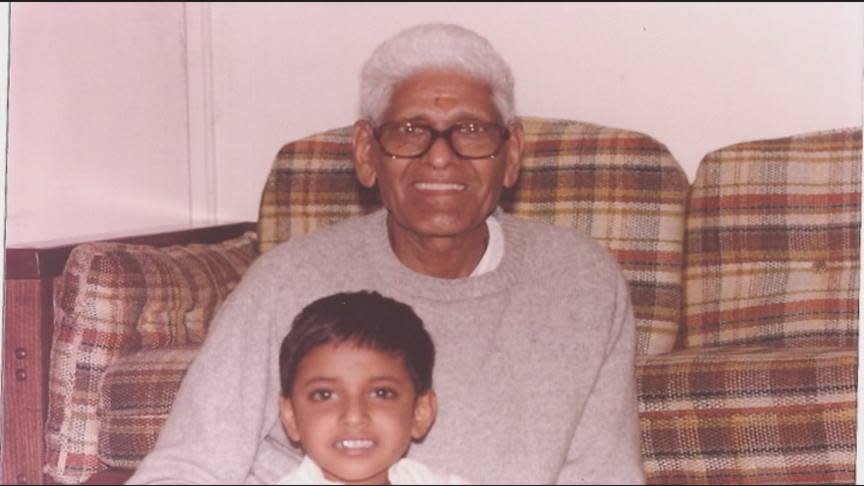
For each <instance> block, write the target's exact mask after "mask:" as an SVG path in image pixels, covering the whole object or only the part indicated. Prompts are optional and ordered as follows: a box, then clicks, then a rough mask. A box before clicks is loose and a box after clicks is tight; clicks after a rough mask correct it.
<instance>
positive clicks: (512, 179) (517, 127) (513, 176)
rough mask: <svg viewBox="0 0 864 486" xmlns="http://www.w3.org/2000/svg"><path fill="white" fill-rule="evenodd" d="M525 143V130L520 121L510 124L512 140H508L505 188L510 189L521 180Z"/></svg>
mask: <svg viewBox="0 0 864 486" xmlns="http://www.w3.org/2000/svg"><path fill="white" fill-rule="evenodd" d="M524 143H525V130H524V129H523V128H522V123H521V122H519V121H518V120H516V121H514V122H513V123H511V124H510V138H508V139H507V162H506V165H505V167H504V187H507V188H510V187H513V186H514V185H515V184H516V181H517V180H519V169H520V168H521V167H522V149H523V148H524Z"/></svg>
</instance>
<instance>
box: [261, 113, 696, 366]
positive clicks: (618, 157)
mask: <svg viewBox="0 0 864 486" xmlns="http://www.w3.org/2000/svg"><path fill="white" fill-rule="evenodd" d="M522 123H523V125H524V127H525V153H524V158H523V167H522V171H521V174H520V178H519V182H518V183H517V185H516V187H515V188H514V189H512V190H509V191H505V193H504V194H503V195H502V201H501V206H502V208H503V209H504V210H505V211H507V212H511V213H513V214H515V215H517V216H521V217H526V218H534V219H540V220H544V221H548V222H550V223H553V224H557V225H561V226H568V227H573V228H576V229H579V230H581V231H583V232H584V233H586V234H588V235H590V236H591V237H592V238H594V239H595V240H596V241H597V242H598V243H600V244H601V245H602V246H604V247H606V248H608V249H609V251H610V252H611V253H612V254H613V255H614V256H615V257H616V258H617V259H618V261H619V262H620V264H621V266H622V268H623V271H624V276H625V278H627V280H628V282H629V284H630V292H631V297H632V299H633V304H634V306H633V307H634V313H635V315H636V326H637V329H638V343H637V346H638V352H639V353H640V354H658V353H664V352H667V351H669V350H671V349H672V347H673V345H674V344H675V340H676V335H677V332H678V323H679V319H680V315H681V314H680V312H681V302H682V296H681V294H682V282H681V268H682V265H683V254H682V247H683V237H684V236H683V235H684V213H685V207H684V204H685V199H686V195H687V189H688V186H687V178H686V176H685V175H684V173H683V171H682V170H681V168H680V167H679V166H678V163H677V162H676V161H675V160H674V159H673V158H672V156H671V155H670V153H669V151H668V150H667V149H666V147H664V146H663V145H662V144H660V143H658V142H657V141H655V140H653V139H652V138H650V137H648V136H645V135H642V134H639V133H634V132H630V131H626V130H619V129H615V128H608V127H602V126H599V125H592V124H589V123H581V122H575V121H566V120H550V119H541V118H523V119H522ZM378 207H380V200H379V198H378V194H377V192H376V191H374V190H367V189H363V188H362V187H361V186H360V185H359V184H358V183H356V181H355V179H354V170H353V167H352V162H351V127H344V128H341V129H337V130H332V131H329V132H325V133H322V134H318V135H314V136H312V137H308V138H305V139H303V140H299V141H296V142H294V143H291V144H288V145H286V146H285V147H283V148H282V150H280V152H279V154H278V155H277V157H276V161H275V162H274V164H273V169H272V171H271V173H270V176H269V178H268V179H267V183H266V185H265V188H264V192H263V194H262V198H261V208H260V213H259V221H258V234H259V238H260V240H259V243H260V245H261V246H260V249H261V251H267V250H269V249H270V248H272V247H273V246H274V245H276V244H277V243H279V242H280V241H284V240H287V239H288V238H291V237H292V236H296V235H299V234H303V233H306V232H309V231H311V230H313V229H315V228H319V227H321V226H324V225H328V224H332V223H334V222H336V221H339V220H341V219H344V218H347V217H350V216H353V215H358V214H364V213H368V212H370V211H372V210H374V209H376V208H378Z"/></svg>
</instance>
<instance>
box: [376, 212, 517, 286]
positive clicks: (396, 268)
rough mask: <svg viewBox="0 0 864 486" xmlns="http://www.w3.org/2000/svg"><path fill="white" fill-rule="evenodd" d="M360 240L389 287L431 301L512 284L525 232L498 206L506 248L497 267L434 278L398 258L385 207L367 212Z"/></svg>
mask: <svg viewBox="0 0 864 486" xmlns="http://www.w3.org/2000/svg"><path fill="white" fill-rule="evenodd" d="M367 217H368V218H369V219H368V223H369V224H367V225H365V226H364V232H365V235H364V243H365V247H366V251H367V252H368V257H369V261H370V263H371V264H372V265H373V267H374V268H375V269H376V271H377V272H378V275H379V277H380V278H381V279H383V280H385V281H388V282H394V283H395V284H396V285H392V286H391V287H392V288H394V289H398V290H399V291H400V292H403V293H404V294H406V295H410V296H413V297H422V298H426V299H430V300H435V301H457V300H468V299H475V298H477V297H482V296H485V295H491V294H494V293H497V292H501V291H503V290H505V289H506V288H508V287H510V286H512V285H513V284H514V283H515V282H516V280H517V278H518V276H519V270H520V269H521V268H522V260H523V258H524V256H525V247H526V236H527V235H524V234H523V233H522V231H520V230H519V227H518V224H515V223H516V222H515V218H514V217H512V216H509V215H506V214H504V213H503V212H502V211H501V210H500V209H498V210H497V211H496V213H495V217H496V218H498V221H499V222H500V223H501V229H502V230H503V234H504V242H505V243H504V244H505V248H506V251H505V252H504V258H503V259H502V260H501V263H500V264H499V265H498V268H497V269H495V270H494V271H492V272H489V273H486V274H483V275H479V276H474V277H464V278H455V279H448V278H438V277H431V276H428V275H424V274H421V273H417V272H415V271H413V270H411V269H410V268H408V267H406V266H405V265H403V264H402V262H400V261H399V259H398V257H396V254H395V253H393V249H392V248H391V247H390V241H389V239H388V237H387V210H386V209H380V210H378V211H376V212H374V213H372V214H370V215H369V216H367Z"/></svg>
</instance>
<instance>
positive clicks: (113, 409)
mask: <svg viewBox="0 0 864 486" xmlns="http://www.w3.org/2000/svg"><path fill="white" fill-rule="evenodd" d="M198 349H199V348H198V346H183V347H170V348H165V349H152V350H145V351H141V352H137V353H134V354H130V355H128V356H124V357H122V358H120V359H118V360H117V361H115V362H114V363H113V364H112V365H111V366H109V367H108V370H107V371H106V372H105V378H104V379H103V383H102V392H101V395H100V396H101V400H100V402H99V421H100V427H99V459H100V460H101V461H102V462H103V463H105V464H106V465H108V466H112V467H119V468H126V469H134V468H136V467H137V466H138V464H139V463H140V462H141V460H142V459H144V456H146V455H147V453H149V452H150V451H151V450H152V449H153V446H154V445H155V444H156V439H157V438H159V430H160V429H161V428H162V424H163V423H165V420H166V419H167V418H168V413H169V412H170V411H171V405H172V404H173V403H174V396H175V395H176V394H177V390H179V389H180V383H181V381H182V380H183V377H184V376H185V375H186V369H187V368H188V367H189V364H191V363H192V360H193V359H194V358H195V355H196V354H197V352H198Z"/></svg>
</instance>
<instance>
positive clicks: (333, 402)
mask: <svg viewBox="0 0 864 486" xmlns="http://www.w3.org/2000/svg"><path fill="white" fill-rule="evenodd" d="M432 401H434V398H433V397H432V392H431V391H430V392H428V393H424V394H423V395H420V396H417V393H416V392H415V390H414V384H413V382H412V380H411V376H410V375H409V373H408V370H407V368H406V366H405V363H404V362H403V360H402V358H400V357H398V356H394V355H390V354H387V353H383V352H379V351H375V350H372V349H368V348H362V347H358V346H356V345H354V344H353V343H350V342H349V343H340V344H332V343H328V344H322V345H320V346H317V347H315V348H313V349H312V351H310V352H309V353H308V354H307V355H306V356H305V357H304V358H303V359H302V360H301V361H300V364H299V366H298V367H297V374H296V379H295V381H294V387H293V389H292V393H291V397H290V398H283V399H282V402H281V409H282V410H281V411H282V421H283V424H284V425H285V429H286V431H287V432H288V436H289V437H290V438H291V440H293V441H295V442H299V443H300V444H301V445H302V446H303V449H304V450H305V452H306V454H307V455H309V456H310V457H311V458H312V459H313V460H314V461H315V462H316V464H318V466H319V467H320V468H321V470H322V471H323V472H324V476H325V477H326V478H327V479H330V480H335V481H340V482H344V483H347V484H388V479H387V473H388V469H389V468H390V466H391V465H393V464H394V463H396V462H397V461H398V460H399V459H400V458H401V457H402V456H403V455H404V454H405V452H406V451H407V450H408V446H409V445H410V444H411V440H412V439H414V438H421V437H422V436H423V435H425V433H426V431H427V430H428V428H429V426H430V425H431V420H432V419H434V410H433V411H431V415H430V410H431V408H430V407H434V404H433V403H431V402H432Z"/></svg>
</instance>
